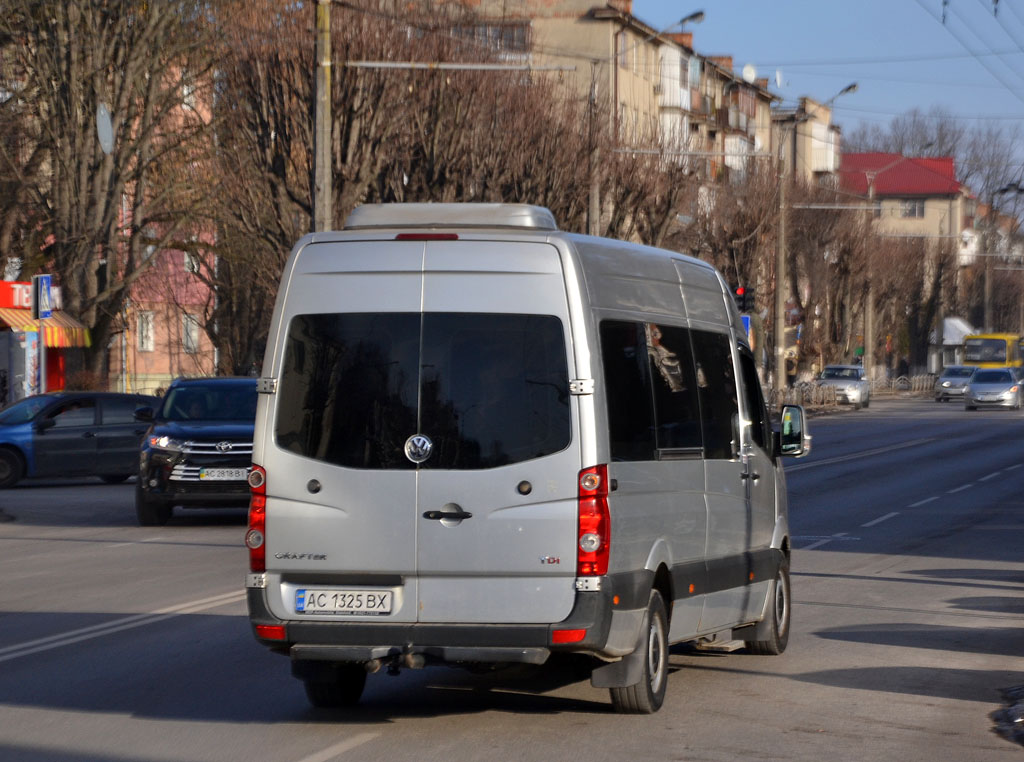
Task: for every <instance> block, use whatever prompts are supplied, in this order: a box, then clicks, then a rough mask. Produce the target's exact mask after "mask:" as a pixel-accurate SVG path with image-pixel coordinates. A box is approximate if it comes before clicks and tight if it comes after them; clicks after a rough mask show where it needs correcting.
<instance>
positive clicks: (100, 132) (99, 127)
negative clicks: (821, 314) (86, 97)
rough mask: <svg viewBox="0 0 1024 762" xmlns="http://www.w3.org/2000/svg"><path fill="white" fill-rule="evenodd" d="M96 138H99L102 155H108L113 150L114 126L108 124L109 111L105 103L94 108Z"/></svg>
mask: <svg viewBox="0 0 1024 762" xmlns="http://www.w3.org/2000/svg"><path fill="white" fill-rule="evenodd" d="M96 137H98V138H99V141H100V148H102V149H103V153H106V154H109V153H110V152H111V151H113V150H114V126H113V125H112V124H111V123H110V111H109V110H107V104H106V103H101V104H100V105H99V106H97V107H96Z"/></svg>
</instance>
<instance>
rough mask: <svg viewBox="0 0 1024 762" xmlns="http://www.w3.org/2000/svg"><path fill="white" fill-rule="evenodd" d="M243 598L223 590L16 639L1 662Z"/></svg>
mask: <svg viewBox="0 0 1024 762" xmlns="http://www.w3.org/2000/svg"><path fill="white" fill-rule="evenodd" d="M244 599H245V592H244V591H243V592H232V593H223V594H221V595H215V596H212V597H210V598H203V599H201V600H198V601H190V602H188V603H181V604H178V605H177V606H168V607H167V608H163V609H160V610H158V611H154V612H152V613H148V614H133V615H132V616H127V617H122V618H121V619H115V620H113V621H112V622H104V623H102V624H94V625H90V626H89V627H80V628H79V629H77V630H69V631H68V632H62V633H58V634H57V635H49V636H47V637H45V638H37V639H36V640H29V641H26V642H24V643H15V644H14V645H12V646H6V647H4V648H0V662H5V661H10V660H12V659H20V658H21V657H23V656H30V655H31V654H36V653H39V652H40V651H50V650H52V649H54V648H60V647H62V646H69V645H71V644H72V643H80V642H82V641H83V640H91V639H93V638H100V637H103V636H104V635H111V634H113V633H115V632H121V631H122V630H130V629H133V628H135V627H144V626H145V625H147V624H154V623H156V622H160V621H163V620H164V619H170V618H171V617H175V616H180V615H181V614H194V613H196V612H199V611H205V610H206V609H213V608H217V607H219V606H224V605H227V604H229V603H236V602H238V601H241V600H244Z"/></svg>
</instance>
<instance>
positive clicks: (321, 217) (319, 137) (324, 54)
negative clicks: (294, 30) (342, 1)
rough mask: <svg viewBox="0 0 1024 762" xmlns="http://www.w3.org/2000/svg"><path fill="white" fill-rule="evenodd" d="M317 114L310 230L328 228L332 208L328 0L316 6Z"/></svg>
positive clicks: (329, 9)
mask: <svg viewBox="0 0 1024 762" xmlns="http://www.w3.org/2000/svg"><path fill="white" fill-rule="evenodd" d="M316 59H317V66H316V115H315V122H316V123H315V125H314V130H313V145H314V150H315V152H316V155H315V165H314V170H313V231H314V232H317V231H321V230H330V228H331V226H332V224H333V223H332V219H331V218H332V211H331V189H332V185H333V183H332V180H331V3H330V0H317V6H316Z"/></svg>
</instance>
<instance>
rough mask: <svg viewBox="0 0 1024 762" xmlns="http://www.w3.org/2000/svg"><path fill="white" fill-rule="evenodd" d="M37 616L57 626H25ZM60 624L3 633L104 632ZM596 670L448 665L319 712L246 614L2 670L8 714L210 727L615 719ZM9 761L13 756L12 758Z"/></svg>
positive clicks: (580, 663) (171, 624)
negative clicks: (534, 717) (494, 717)
mask: <svg viewBox="0 0 1024 762" xmlns="http://www.w3.org/2000/svg"><path fill="white" fill-rule="evenodd" d="M37 616H38V617H43V618H45V626H33V623H32V622H27V623H26V622H25V621H23V620H24V619H25V618H26V617H29V618H30V617H37ZM55 619H56V616H55V615H41V614H40V615H35V614H23V613H18V612H0V625H3V626H6V627H8V628H11V627H15V626H16V629H17V631H19V632H24V633H31V635H30V637H35V638H40V639H45V638H47V637H48V635H50V634H52V633H55V632H57V633H69V632H76V631H81V630H83V629H85V628H90V627H91V628H99V627H103V622H102V621H101V618H98V617H97V616H96V615H94V614H83V613H77V614H65V615H63V616H62V618H61V619H60V620H59V622H58V621H55ZM107 619H108V620H109V619H110V618H109V617H107ZM19 620H22V621H19ZM40 642H41V641H40ZM173 644H179V645H178V646H175V645H173ZM29 645H30V644H29ZM169 645H170V647H169ZM12 648H15V647H11V646H8V647H7V648H6V649H3V650H2V651H0V656H2V654H3V652H4V651H6V652H7V653H8V654H10V653H11V649H12ZM26 650H28V647H26ZM85 653H87V656H86V655H85ZM158 657H159V658H158ZM586 668H587V664H586V663H585V661H584V660H582V659H579V658H559V659H553V660H552V661H551V662H550V663H549V664H548V665H545V666H543V667H534V666H526V665H523V666H519V665H517V666H513V667H508V668H506V669H501V670H494V671H489V672H487V673H484V674H476V673H471V672H469V671H466V670H461V669H452V668H447V667H428V668H426V669H422V670H404V671H402V673H401V674H400V675H398V676H390V675H387V674H386V673H384V672H379V673H377V674H374V675H370V676H369V679H368V680H367V684H366V691H365V693H364V694H363V699H362V701H361V703H360V704H359V705H358V706H356V707H354V708H349V709H344V710H325V709H314V708H312V707H311V706H310V705H309V704H308V702H307V700H306V696H305V692H304V691H303V687H302V683H301V682H299V681H298V680H296V679H295V678H293V677H292V676H291V670H290V666H289V662H288V660H287V659H286V658H283V657H281V656H278V655H276V654H273V653H270V652H269V651H267V650H266V649H265V648H263V647H262V646H260V645H259V644H258V643H256V641H255V640H254V639H253V637H252V633H251V631H250V629H249V622H248V619H247V618H246V617H244V616H223V615H212V614H211V615H196V614H185V615H179V616H174V617H172V618H168V619H163V620H161V621H155V622H152V623H147V624H145V625H143V626H139V627H135V628H130V629H125V630H124V631H121V632H113V631H111V632H108V633H107V634H105V635H103V636H101V637H96V638H84V639H81V642H75V643H69V644H67V645H61V646H60V647H58V648H52V649H48V650H44V651H41V652H39V653H26V655H25V656H24V657H23V658H13V659H8V660H6V661H5V662H4V663H3V664H0V707H3V706H10V707H42V708H46V709H50V710H55V711H82V712H102V713H114V714H125V715H129V716H134V717H140V718H145V719H160V720H187V721H194V722H210V723H218V722H234V723H293V722H303V723H308V722H324V723H334V724H337V723H363V724H365V723H389V722H391V721H393V720H394V719H395V718H397V717H425V718H427V717H446V716H454V715H465V714H474V713H479V712H489V711H497V712H511V713H523V714H556V713H561V712H572V713H588V714H589V713H599V714H600V713H610V712H611V705H610V702H609V700H608V693H607V691H605V690H598V689H594V688H591V687H590V685H589V682H584V681H587V680H588V678H589V672H587V671H586ZM581 682H584V685H582V686H576V684H577V683H581ZM552 694H557V695H552ZM0 752H2V747H0ZM0 759H7V757H5V756H4V755H3V754H2V753H0ZM70 759H74V757H70Z"/></svg>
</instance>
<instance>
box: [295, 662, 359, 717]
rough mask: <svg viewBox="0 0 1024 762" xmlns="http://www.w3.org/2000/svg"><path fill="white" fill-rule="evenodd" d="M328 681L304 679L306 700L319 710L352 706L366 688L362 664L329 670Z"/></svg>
mask: <svg viewBox="0 0 1024 762" xmlns="http://www.w3.org/2000/svg"><path fill="white" fill-rule="evenodd" d="M331 673H332V678H331V679H328V680H323V679H320V680H314V679H305V680H303V681H302V683H303V685H304V686H305V687H306V698H307V699H309V703H310V704H312V705H313V706H315V707H318V708H321V709H337V708H338V707H344V706H354V705H356V704H358V703H359V699H360V698H362V695H363V688H365V687H366V670H365V669H364V668H363V665H362V664H339V665H337V666H336V667H335V668H334V669H332V670H331Z"/></svg>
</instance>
